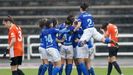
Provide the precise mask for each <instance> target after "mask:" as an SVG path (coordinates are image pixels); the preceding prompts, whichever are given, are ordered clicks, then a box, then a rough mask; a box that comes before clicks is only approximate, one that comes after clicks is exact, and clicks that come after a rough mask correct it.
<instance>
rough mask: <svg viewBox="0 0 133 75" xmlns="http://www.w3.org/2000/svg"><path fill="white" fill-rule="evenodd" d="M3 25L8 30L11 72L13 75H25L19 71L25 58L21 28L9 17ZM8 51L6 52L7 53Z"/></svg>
mask: <svg viewBox="0 0 133 75" xmlns="http://www.w3.org/2000/svg"><path fill="white" fill-rule="evenodd" d="M3 24H4V26H5V27H7V28H8V30H9V32H8V44H9V46H8V47H7V51H9V56H10V59H11V63H10V65H11V71H12V75H24V73H23V72H22V71H21V70H20V69H18V67H19V65H21V64H22V56H23V36H22V30H21V28H20V27H19V26H18V25H16V24H15V22H14V20H13V18H12V17H11V16H8V18H6V19H4V20H3ZM7 51H6V52H7Z"/></svg>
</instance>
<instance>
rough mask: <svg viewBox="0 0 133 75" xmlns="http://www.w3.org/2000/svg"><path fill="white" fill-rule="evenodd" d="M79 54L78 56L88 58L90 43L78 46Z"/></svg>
mask: <svg viewBox="0 0 133 75" xmlns="http://www.w3.org/2000/svg"><path fill="white" fill-rule="evenodd" d="M76 51H77V55H76V58H88V45H86V44H85V45H84V46H83V47H79V46H77V47H76Z"/></svg>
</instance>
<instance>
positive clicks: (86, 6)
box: [80, 3, 88, 11]
mask: <svg viewBox="0 0 133 75" xmlns="http://www.w3.org/2000/svg"><path fill="white" fill-rule="evenodd" d="M80 8H82V10H83V11H86V9H87V8H88V4H86V3H82V4H81V5H80Z"/></svg>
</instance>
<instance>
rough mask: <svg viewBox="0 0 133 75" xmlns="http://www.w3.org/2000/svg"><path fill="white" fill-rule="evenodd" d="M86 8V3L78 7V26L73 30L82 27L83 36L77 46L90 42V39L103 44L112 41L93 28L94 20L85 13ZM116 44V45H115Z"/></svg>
mask: <svg viewBox="0 0 133 75" xmlns="http://www.w3.org/2000/svg"><path fill="white" fill-rule="evenodd" d="M87 8H88V5H87V4H86V3H83V4H81V5H80V12H81V14H80V15H79V17H78V25H77V27H76V28H75V29H74V30H76V29H78V28H79V27H82V29H83V30H84V32H83V35H82V36H81V38H80V41H79V46H83V44H84V43H85V42H87V41H89V40H90V38H91V37H93V38H94V39H96V40H97V41H101V42H104V43H110V42H113V43H115V42H114V41H112V40H111V39H109V38H104V37H103V36H102V35H101V34H100V33H99V32H98V31H97V30H96V28H95V27H94V19H93V17H92V15H91V14H90V13H87V12H86V10H87ZM115 44H116V43H115Z"/></svg>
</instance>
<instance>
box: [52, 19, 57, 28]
mask: <svg viewBox="0 0 133 75" xmlns="http://www.w3.org/2000/svg"><path fill="white" fill-rule="evenodd" d="M51 20H52V22H53V27H56V25H57V23H58V20H57V18H52V19H51Z"/></svg>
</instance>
